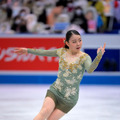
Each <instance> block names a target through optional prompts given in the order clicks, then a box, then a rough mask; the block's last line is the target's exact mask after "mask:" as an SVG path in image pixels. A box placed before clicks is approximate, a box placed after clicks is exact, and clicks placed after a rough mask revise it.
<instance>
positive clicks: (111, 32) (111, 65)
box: [0, 0, 120, 84]
mask: <svg viewBox="0 0 120 120" xmlns="http://www.w3.org/2000/svg"><path fill="white" fill-rule="evenodd" d="M119 12H120V1H119V0H1V1H0V83H38V84H39V83H45V84H46V83H52V82H53V81H54V80H55V79H56V77H57V70H58V58H51V57H42V56H35V55H21V56H18V55H16V54H14V53H13V50H14V48H15V47H28V48H37V49H38V48H41V49H56V48H59V47H63V46H64V42H63V41H64V39H65V33H66V32H67V31H68V30H70V29H76V30H77V31H78V32H79V33H80V34H81V35H82V39H83V48H82V51H84V52H86V53H88V54H89V55H90V56H91V58H92V60H93V59H94V58H95V56H96V50H97V48H98V47H100V46H103V44H104V42H105V43H106V52H105V54H104V56H103V58H102V60H101V62H100V64H99V66H98V68H97V69H96V70H95V72H94V73H93V74H92V75H89V74H87V73H85V77H84V78H83V79H85V80H83V81H82V83H89V84H98V83H99V84H104V83H105V84H120V15H119ZM23 74H24V75H23ZM86 76H87V77H86ZM92 76H93V77H92ZM16 77H17V79H16ZM89 77H90V80H87V79H88V78H89ZM91 77H92V78H91ZM96 77H97V80H96ZM101 77H102V78H101ZM43 78H44V79H46V80H43ZM21 79H22V80H21ZM49 79H50V80H49ZM108 79H109V80H108Z"/></svg>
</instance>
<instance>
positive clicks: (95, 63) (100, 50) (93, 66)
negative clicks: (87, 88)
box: [84, 43, 106, 73]
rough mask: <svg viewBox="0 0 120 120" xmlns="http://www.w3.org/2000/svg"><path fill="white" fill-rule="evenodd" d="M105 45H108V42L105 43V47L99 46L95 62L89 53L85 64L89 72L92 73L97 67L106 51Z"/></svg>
mask: <svg viewBox="0 0 120 120" xmlns="http://www.w3.org/2000/svg"><path fill="white" fill-rule="evenodd" d="M105 46H106V44H105V43H104V46H103V47H100V48H98V50H97V56H96V57H95V59H94V60H93V62H92V60H91V57H90V56H89V55H87V57H86V60H85V63H84V65H85V70H86V71H87V72H88V73H92V72H93V71H94V70H95V69H96V68H97V66H98V64H99V62H100V60H101V58H102V56H103V54H104V52H105Z"/></svg>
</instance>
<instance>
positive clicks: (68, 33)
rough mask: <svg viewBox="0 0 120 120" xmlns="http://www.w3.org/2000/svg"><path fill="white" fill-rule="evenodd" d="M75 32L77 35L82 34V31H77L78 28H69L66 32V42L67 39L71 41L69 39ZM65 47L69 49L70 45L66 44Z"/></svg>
mask: <svg viewBox="0 0 120 120" xmlns="http://www.w3.org/2000/svg"><path fill="white" fill-rule="evenodd" d="M73 34H75V35H80V33H79V32H78V31H76V30H69V31H68V32H67V33H66V40H65V42H66V41H67V42H69V40H70V38H71V36H72V35H73ZM64 48H67V49H69V47H68V46H67V45H66V44H65V46H64Z"/></svg>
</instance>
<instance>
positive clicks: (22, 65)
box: [0, 37, 64, 71]
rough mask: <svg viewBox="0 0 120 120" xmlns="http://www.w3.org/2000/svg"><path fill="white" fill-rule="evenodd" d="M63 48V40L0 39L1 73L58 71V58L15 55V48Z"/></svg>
mask: <svg viewBox="0 0 120 120" xmlns="http://www.w3.org/2000/svg"><path fill="white" fill-rule="evenodd" d="M63 46H64V42H63V38H55V37H54V38H38V37H37V38H35V37H34V38H33V37H32V38H30V37H25V38H23V37H20V38H19V37H13V38H0V71H2V70H3V71H5V70H7V71H9V70H11V71H12V70H13V71H19V70H20V71H22V70H23V71H33V70H38V71H57V70H58V58H56V57H46V56H36V55H33V54H27V55H25V54H24V55H17V54H15V53H14V48H16V47H26V48H34V49H45V50H50V49H57V48H60V47H63Z"/></svg>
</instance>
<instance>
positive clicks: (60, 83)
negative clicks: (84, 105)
mask: <svg viewBox="0 0 120 120" xmlns="http://www.w3.org/2000/svg"><path fill="white" fill-rule="evenodd" d="M66 52H67V49H66V48H59V49H55V50H42V49H28V53H31V54H35V55H40V56H53V57H59V70H58V77H57V79H56V81H55V82H54V83H53V84H52V85H51V86H50V91H52V92H53V93H54V94H55V95H56V96H58V97H59V98H60V99H62V100H63V101H65V102H67V103H68V104H72V105H75V104H76V103H77V101H78V97H79V85H80V82H81V80H82V77H83V74H84V72H85V70H86V71H87V72H88V73H92V72H93V71H94V70H95V69H96V68H97V66H98V64H99V62H100V60H101V58H102V52H101V51H100V52H99V53H98V54H97V56H96V58H95V59H94V60H93V62H92V60H91V57H90V56H89V55H88V54H86V53H83V54H82V55H81V56H80V57H79V58H78V59H77V60H76V61H75V62H72V63H68V62H67V61H66V59H65V56H66Z"/></svg>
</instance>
